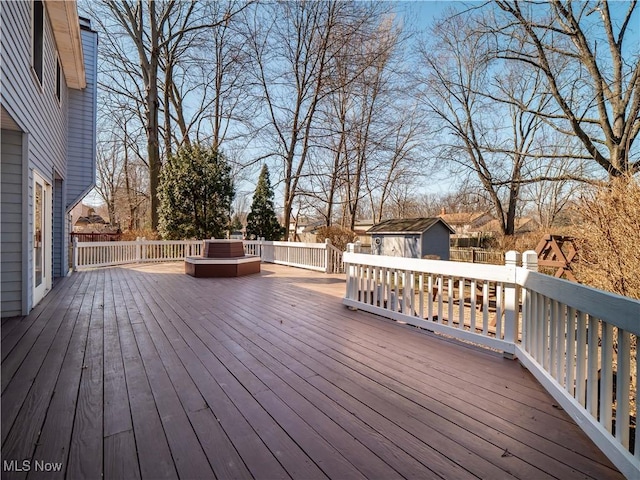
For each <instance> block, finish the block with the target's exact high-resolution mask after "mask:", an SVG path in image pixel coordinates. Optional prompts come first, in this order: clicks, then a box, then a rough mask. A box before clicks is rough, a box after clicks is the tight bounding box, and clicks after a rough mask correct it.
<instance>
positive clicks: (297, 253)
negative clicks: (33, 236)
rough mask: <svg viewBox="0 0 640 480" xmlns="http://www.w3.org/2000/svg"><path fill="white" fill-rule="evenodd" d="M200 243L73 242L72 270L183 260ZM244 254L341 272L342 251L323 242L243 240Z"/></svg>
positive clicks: (198, 249) (198, 250) (194, 252)
mask: <svg viewBox="0 0 640 480" xmlns="http://www.w3.org/2000/svg"><path fill="white" fill-rule="evenodd" d="M202 245H203V241H202V240H145V239H137V240H134V241H129V242H78V241H76V240H74V242H73V269H74V270H82V269H86V268H95V267H107V266H112V265H123V264H127V263H145V262H165V261H173V260H184V259H185V257H192V256H198V255H201V254H202ZM244 250H245V253H246V254H247V255H258V256H260V258H261V260H262V261H263V262H265V263H278V264H281V265H289V266H292V267H299V268H306V269H309V270H316V271H320V272H326V273H339V272H342V271H343V269H342V252H341V251H340V250H338V249H337V248H335V247H334V246H333V245H331V243H330V242H328V241H327V242H326V243H298V242H269V241H264V240H255V241H248V240H245V241H244Z"/></svg>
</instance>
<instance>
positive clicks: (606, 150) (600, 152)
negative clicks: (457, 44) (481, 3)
mask: <svg viewBox="0 0 640 480" xmlns="http://www.w3.org/2000/svg"><path fill="white" fill-rule="evenodd" d="M495 3H496V5H497V6H498V7H499V9H500V10H501V11H502V12H503V13H504V15H503V16H500V15H496V16H495V17H492V19H491V20H490V21H487V22H486V25H485V29H486V30H485V31H486V32H488V34H489V35H490V37H489V38H495V39H496V42H495V49H496V53H497V57H498V58H501V59H504V60H506V61H507V62H513V63H514V64H516V65H518V66H519V68H524V69H525V70H526V69H533V70H534V71H535V72H538V73H539V74H540V75H541V76H542V77H543V78H544V79H545V80H546V82H545V87H546V88H547V89H548V91H549V92H550V93H551V95H552V96H553V99H554V101H555V103H554V105H553V108H543V109H533V110H531V113H533V114H535V115H537V116H539V117H540V118H542V119H544V120H545V121H547V122H549V123H551V124H554V125H555V127H556V128H557V129H558V130H560V131H563V132H565V133H570V134H572V135H575V136H576V137H577V138H578V139H579V141H580V143H581V144H582V146H583V148H584V149H585V150H586V151H587V152H588V153H589V155H590V156H591V158H592V159H593V160H594V161H595V162H596V163H597V164H598V165H600V166H601V167H602V168H603V169H605V170H606V171H607V173H608V174H609V176H611V177H616V176H620V175H624V174H625V173H627V172H630V173H635V172H638V171H640V161H639V160H638V159H637V157H636V159H635V160H634V159H633V158H632V155H631V151H632V146H633V143H634V141H635V140H636V138H637V135H638V132H640V56H639V55H638V45H637V43H636V44H635V45H633V44H630V42H633V41H634V40H633V39H632V38H631V37H629V26H630V25H632V24H633V23H634V22H635V24H636V25H637V24H638V20H639V15H640V14H639V13H638V9H637V1H636V0H632V1H630V2H620V3H617V2H616V3H615V4H614V5H612V6H610V5H609V2H608V1H607V0H599V1H596V2H571V1H560V0H551V1H549V2H548V3H540V2H524V1H523V2H520V1H503V0H496V2H495ZM612 8H613V9H615V14H612ZM634 19H635V20H634Z"/></svg>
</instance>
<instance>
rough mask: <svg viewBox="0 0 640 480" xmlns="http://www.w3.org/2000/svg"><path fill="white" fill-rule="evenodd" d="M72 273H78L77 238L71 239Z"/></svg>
mask: <svg viewBox="0 0 640 480" xmlns="http://www.w3.org/2000/svg"><path fill="white" fill-rule="evenodd" d="M73 271H74V272H77V271H78V237H73Z"/></svg>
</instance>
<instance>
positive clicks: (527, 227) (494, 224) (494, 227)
mask: <svg viewBox="0 0 640 480" xmlns="http://www.w3.org/2000/svg"><path fill="white" fill-rule="evenodd" d="M539 227H540V224H539V223H538V222H537V221H536V220H534V219H533V218H529V217H522V218H516V220H515V232H514V233H525V232H531V231H534V230H536V229H538V228H539ZM479 230H480V231H482V232H499V231H500V223H499V222H498V220H491V221H490V222H488V223H486V224H485V225H482V226H481V227H480V229H479Z"/></svg>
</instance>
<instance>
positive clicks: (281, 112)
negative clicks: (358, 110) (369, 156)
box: [248, 1, 347, 237]
mask: <svg viewBox="0 0 640 480" xmlns="http://www.w3.org/2000/svg"><path fill="white" fill-rule="evenodd" d="M346 5H347V4H344V3H341V2H335V1H326V2H281V3H277V4H272V5H265V6H264V8H261V9H259V10H257V11H256V12H255V17H254V19H253V22H254V24H253V25H254V31H255V34H253V35H252V36H251V37H250V38H249V39H248V41H249V44H250V46H251V51H252V56H253V61H254V65H255V67H254V68H255V81H256V83H257V84H258V89H257V92H256V93H257V95H259V96H260V98H261V99H262V100H263V101H264V106H265V109H266V112H267V113H266V121H265V124H264V125H263V126H262V127H261V128H260V129H261V130H264V131H265V132H268V136H267V137H266V142H265V143H266V145H265V147H266V149H267V150H268V152H269V153H267V155H272V156H275V157H277V158H279V159H281V161H282V170H281V175H282V188H283V190H284V202H283V203H284V213H283V221H284V224H285V226H287V228H288V225H289V221H290V218H291V213H292V208H293V204H294V200H295V198H296V196H297V194H298V183H299V182H300V179H301V175H302V174H303V168H304V166H305V164H306V161H307V159H308V156H309V150H310V145H311V143H312V140H311V136H312V127H313V125H314V120H315V118H316V114H317V111H318V105H319V103H320V101H321V99H322V98H323V96H324V95H325V94H326V91H327V89H326V80H327V73H328V71H327V66H328V63H329V60H330V56H331V52H332V51H335V50H336V49H337V48H336V45H335V44H336V43H337V42H339V41H340V39H339V38H338V37H336V36H335V35H333V29H334V28H335V26H336V25H337V23H338V20H339V18H340V16H341V15H340V14H341V10H342V9H344V8H346ZM286 237H288V232H287V235H286Z"/></svg>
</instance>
